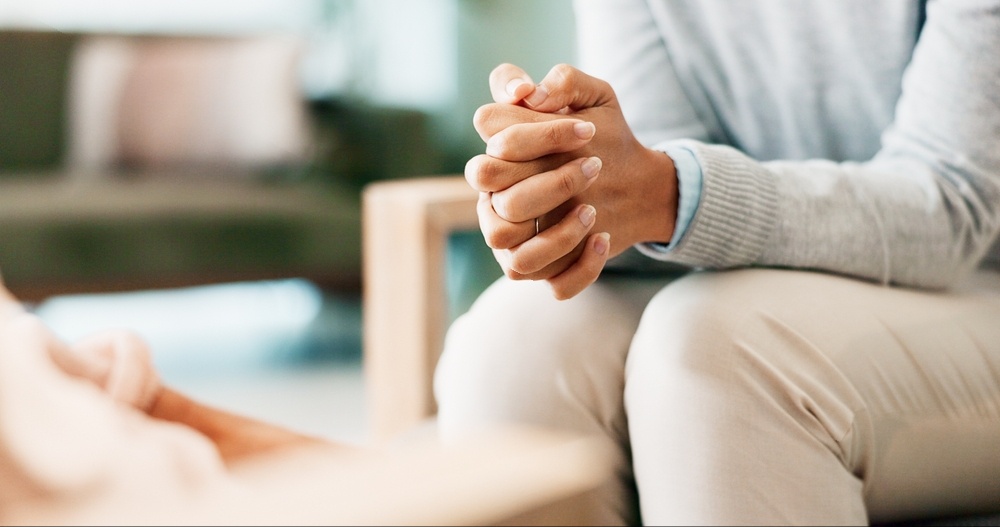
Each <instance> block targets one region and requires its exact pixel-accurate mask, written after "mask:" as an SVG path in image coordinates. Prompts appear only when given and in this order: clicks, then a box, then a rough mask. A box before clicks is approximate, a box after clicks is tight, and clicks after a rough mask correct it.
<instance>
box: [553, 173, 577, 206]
mask: <svg viewBox="0 0 1000 527" xmlns="http://www.w3.org/2000/svg"><path fill="white" fill-rule="evenodd" d="M555 190H556V191H557V192H558V193H559V196H560V197H562V198H565V199H569V198H571V197H573V196H575V195H576V178H575V177H573V174H572V173H571V172H570V171H568V170H560V171H558V172H556V189H555Z"/></svg>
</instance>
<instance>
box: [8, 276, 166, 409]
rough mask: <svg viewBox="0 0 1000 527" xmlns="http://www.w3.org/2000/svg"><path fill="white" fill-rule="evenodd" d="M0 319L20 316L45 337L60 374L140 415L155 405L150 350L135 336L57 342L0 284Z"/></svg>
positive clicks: (159, 387)
mask: <svg viewBox="0 0 1000 527" xmlns="http://www.w3.org/2000/svg"><path fill="white" fill-rule="evenodd" d="M0 312H2V314H0V316H19V317H23V318H25V319H26V320H27V322H26V323H28V324H31V325H33V326H34V327H35V332H36V333H37V334H39V335H44V336H45V340H46V349H47V350H48V353H49V356H50V357H51V359H52V361H53V362H54V363H55V364H56V365H57V366H59V368H60V369H61V370H63V372H65V373H67V374H69V375H72V376H74V377H78V378H82V379H86V380H88V381H90V382H92V383H94V384H96V385H97V386H98V387H99V388H101V389H102V390H103V391H104V392H106V393H107V394H108V395H109V396H110V397H111V398H112V399H114V400H116V401H119V402H121V403H124V404H126V405H129V406H132V407H134V408H137V409H139V410H141V411H143V412H147V413H148V412H149V410H150V409H151V408H152V407H153V405H154V404H155V403H156V399H157V398H158V397H159V395H160V392H161V391H162V389H163V387H162V385H161V383H160V377H159V375H158V374H157V373H156V369H155V368H154V367H153V361H152V357H151V355H150V351H149V347H148V346H147V345H146V343H145V342H144V341H143V340H142V339H140V338H139V337H138V336H136V335H134V334H131V333H128V332H125V331H113V332H105V333H101V334H98V335H95V336H93V337H90V338H87V339H84V340H82V341H80V342H78V343H76V344H74V345H73V346H67V345H66V344H65V343H63V342H62V341H60V340H59V339H58V338H56V336H55V335H54V334H52V332H51V331H49V329H48V328H47V327H45V325H44V324H43V323H42V322H41V321H40V320H38V319H37V317H35V316H33V315H30V314H26V313H24V309H23V308H22V307H21V304H20V302H18V300H17V298H15V297H14V295H13V294H11V293H10V291H9V290H8V289H7V288H6V286H4V285H3V282H2V281H0Z"/></svg>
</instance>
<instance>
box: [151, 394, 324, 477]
mask: <svg viewBox="0 0 1000 527" xmlns="http://www.w3.org/2000/svg"><path fill="white" fill-rule="evenodd" d="M149 415H150V416H151V417H153V418H156V419H162V420H164V421H171V422H175V423H179V424H183V425H186V426H189V427H191V428H193V429H195V430H197V431H198V432H200V433H202V434H204V435H205V436H206V437H208V438H209V439H211V440H212V442H213V443H215V444H216V446H217V448H218V449H219V454H220V455H221V456H222V459H223V460H225V461H226V463H232V462H234V461H239V460H241V459H245V458H247V457H249V456H253V455H257V454H264V453H269V452H274V451H277V450H280V449H286V448H294V447H304V446H321V445H328V446H335V445H333V444H332V443H327V442H325V441H323V440H321V439H318V438H313V437H308V436H305V435H301V434H297V433H295V432H291V431H289V430H285V429H283V428H279V427H277V426H274V425H270V424H267V423H263V422H260V421H256V420H254V419H250V418H247V417H243V416H239V415H235V414H232V413H228V412H225V411H222V410H218V409H215V408H211V407H208V406H205V405H203V404H201V403H198V402H196V401H194V400H192V399H190V398H189V397H187V396H185V395H183V394H181V393H178V392H177V391H175V390H172V389H170V388H167V387H164V388H163V391H162V393H161V394H160V396H159V398H158V399H157V401H156V403H155V404H154V405H153V408H152V409H151V410H150V412H149Z"/></svg>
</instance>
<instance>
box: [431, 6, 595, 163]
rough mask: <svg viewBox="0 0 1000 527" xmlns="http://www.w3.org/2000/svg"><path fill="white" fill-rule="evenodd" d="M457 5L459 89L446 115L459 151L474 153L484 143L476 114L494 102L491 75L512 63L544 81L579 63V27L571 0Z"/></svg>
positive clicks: (455, 145)
mask: <svg viewBox="0 0 1000 527" xmlns="http://www.w3.org/2000/svg"><path fill="white" fill-rule="evenodd" d="M457 1H458V10H457V17H458V20H457V26H458V31H457V36H456V37H457V43H456V45H457V49H458V58H457V61H458V64H457V68H458V71H457V78H456V82H457V90H456V97H455V103H454V105H453V106H451V107H449V108H446V109H444V111H443V114H444V116H445V117H446V119H447V120H448V125H449V130H448V132H447V133H448V135H447V137H453V138H455V143H454V145H453V146H454V148H455V150H456V151H460V152H462V154H463V155H467V154H470V153H471V154H473V155H474V154H475V153H479V152H481V151H482V149H483V144H482V142H481V141H480V139H479V137H478V136H477V135H476V133H475V131H474V130H473V128H472V115H473V114H474V113H475V111H476V108H478V107H479V106H480V105H482V104H485V103H487V102H490V92H489V84H488V79H489V73H490V71H491V70H492V69H493V68H494V67H495V66H496V65H498V64H500V63H503V62H510V63H512V64H516V65H518V66H521V67H523V68H524V69H525V70H527V72H528V73H529V74H530V75H531V76H532V77H533V78H534V79H535V80H536V81H537V80H540V79H541V78H542V77H544V76H545V73H547V72H548V70H549V68H551V67H552V66H554V65H555V64H558V63H561V62H568V63H573V62H574V61H575V45H576V41H575V36H574V30H575V29H574V24H573V13H572V2H571V1H570V0H542V1H539V0H457Z"/></svg>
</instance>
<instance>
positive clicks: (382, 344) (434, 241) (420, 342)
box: [362, 176, 479, 441]
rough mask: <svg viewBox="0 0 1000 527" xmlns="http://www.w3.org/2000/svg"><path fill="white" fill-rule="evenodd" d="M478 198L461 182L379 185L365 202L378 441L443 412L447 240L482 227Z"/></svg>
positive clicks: (371, 400)
mask: <svg viewBox="0 0 1000 527" xmlns="http://www.w3.org/2000/svg"><path fill="white" fill-rule="evenodd" d="M477 197H478V194H477V193H476V192H475V190H473V189H472V188H471V187H469V185H468V184H467V183H466V182H465V179H464V178H463V177H461V176H439V177H430V178H424V179H410V180H401V181H390V182H379V183H375V184H372V185H369V186H368V187H366V189H365V191H364V197H363V211H362V236H363V258H364V263H363V266H364V271H363V283H364V368H365V382H366V385H367V396H368V400H367V405H368V408H369V416H370V419H371V421H370V426H371V432H372V437H373V439H375V440H376V441H384V440H387V439H390V438H392V437H394V436H396V435H398V434H399V433H401V432H404V431H406V430H408V429H410V428H412V427H414V426H416V425H418V424H419V423H421V422H422V421H424V420H426V419H427V418H429V417H431V416H433V415H434V414H435V413H436V411H437V407H436V404H435V401H434V394H433V389H432V383H433V376H434V368H435V367H436V366H437V361H438V358H439V357H440V355H441V350H442V348H443V346H444V335H445V331H446V329H447V328H446V325H447V316H448V302H447V291H446V288H445V259H446V252H447V245H448V237H449V235H451V234H452V233H454V232H456V231H462V230H471V229H475V228H477V227H478V225H479V223H478V218H477V216H476V200H477Z"/></svg>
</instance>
